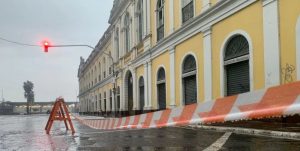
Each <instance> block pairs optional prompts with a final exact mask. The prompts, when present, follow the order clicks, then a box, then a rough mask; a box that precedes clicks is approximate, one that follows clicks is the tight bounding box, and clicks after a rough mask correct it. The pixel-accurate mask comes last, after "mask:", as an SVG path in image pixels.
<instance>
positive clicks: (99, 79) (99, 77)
mask: <svg viewBox="0 0 300 151" xmlns="http://www.w3.org/2000/svg"><path fill="white" fill-rule="evenodd" d="M98 66H99V76H98V81H99V82H100V81H101V72H102V71H101V63H100V62H99V65H98Z"/></svg>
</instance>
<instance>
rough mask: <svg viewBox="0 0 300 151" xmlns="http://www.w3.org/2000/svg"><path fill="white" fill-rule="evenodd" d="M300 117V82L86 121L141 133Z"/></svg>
mask: <svg viewBox="0 0 300 151" xmlns="http://www.w3.org/2000/svg"><path fill="white" fill-rule="evenodd" d="M294 114H300V81H299V82H294V83H290V84H286V85H281V86H277V87H272V88H269V89H266V90H259V91H254V92H249V93H244V94H240V95H236V96H230V97H225V98H220V99H216V100H214V101H210V102H204V103H199V104H192V105H187V106H183V107H177V108H174V109H167V110H163V111H157V112H152V113H146V114H141V115H136V116H129V117H123V118H110V119H99V120H85V119H83V118H81V117H80V116H77V117H76V118H77V119H78V120H79V121H80V122H81V123H83V124H85V125H88V126H90V127H91V128H95V129H103V130H112V129H141V128H160V127H166V126H179V125H188V124H196V123H202V124H206V123H218V122H225V121H236V120H247V119H258V118H268V117H277V116H288V115H294Z"/></svg>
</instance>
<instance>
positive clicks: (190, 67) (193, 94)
mask: <svg viewBox="0 0 300 151" xmlns="http://www.w3.org/2000/svg"><path fill="white" fill-rule="evenodd" d="M182 67H183V70H182V84H183V96H184V97H183V99H184V104H185V105H189V104H193V103H197V64H196V60H195V58H194V56H192V55H188V56H186V58H185V59H184V61H183V66H182Z"/></svg>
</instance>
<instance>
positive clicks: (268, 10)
mask: <svg viewBox="0 0 300 151" xmlns="http://www.w3.org/2000/svg"><path fill="white" fill-rule="evenodd" d="M278 18H279V16H278V1H277V0H263V28H264V64H265V87H266V88H268V87H271V86H275V85H279V84H280V47H279V20H278Z"/></svg>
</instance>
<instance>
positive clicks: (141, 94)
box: [139, 77, 145, 110]
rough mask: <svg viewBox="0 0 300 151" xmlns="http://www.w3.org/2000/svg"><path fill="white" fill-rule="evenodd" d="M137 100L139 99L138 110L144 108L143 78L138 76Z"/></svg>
mask: <svg viewBox="0 0 300 151" xmlns="http://www.w3.org/2000/svg"><path fill="white" fill-rule="evenodd" d="M139 100H140V110H143V109H144V105H145V102H144V101H145V84H144V78H143V77H140V79H139Z"/></svg>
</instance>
